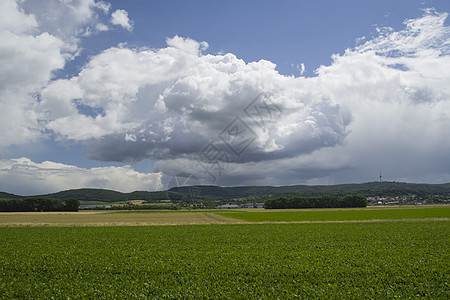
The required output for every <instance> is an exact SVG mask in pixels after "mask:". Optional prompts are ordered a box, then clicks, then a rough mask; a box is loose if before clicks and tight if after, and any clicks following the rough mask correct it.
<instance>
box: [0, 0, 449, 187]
mask: <svg viewBox="0 0 450 300" xmlns="http://www.w3.org/2000/svg"><path fill="white" fill-rule="evenodd" d="M449 12H450V3H449V2H448V1H438V0H435V1H432V0H428V1H427V0H425V1H411V0H399V1H384V0H380V1H360V0H354V1H289V0H286V1H177V0H173V1H144V0H133V1H96V0H42V1H34V0H2V1H1V2H0V37H1V40H2V43H1V44H0V139H1V141H2V142H1V143H0V191H3V192H9V193H14V194H18V195H37V194H45V193H52V192H57V191H61V190H67V189H75V188H105V189H113V190H117V191H121V192H131V191H135V190H144V191H156V190H164V189H167V188H170V187H171V186H174V185H182V184H207V185H212V184H213V185H221V186H238V185H271V186H279V185H294V184H310V185H316V184H341V183H362V182H370V181H376V180H379V175H380V172H381V174H382V176H383V177H382V179H383V180H386V181H401V182H415V183H446V182H450V155H449V153H450V139H449V138H448V132H449V131H450V84H449V83H450V21H449V18H448V13H449Z"/></svg>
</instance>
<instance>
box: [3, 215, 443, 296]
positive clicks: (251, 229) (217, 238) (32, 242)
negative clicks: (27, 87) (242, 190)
mask: <svg viewBox="0 0 450 300" xmlns="http://www.w3.org/2000/svg"><path fill="white" fill-rule="evenodd" d="M449 235H450V227H449V225H448V222H404V223H403V222H396V223H364V224H363V223H353V224H350V223H345V224H344V223H343V224H327V223H326V224H256V225H255V224H253V225H248V224H247V225H207V226H165V227H164V226H161V227H78V228H0V253H1V255H0V298H2V299H51V298H53V299H69V298H70V299H149V298H150V299H177V298H178V299H265V298H268V299H277V298H278V299H293V298H302V299H364V298H366V299H368V298H370V299H394V298H402V299H405V298H429V299H449V297H450V295H449V280H450V269H449V262H450V257H449V254H448V253H449V251H448V249H449Z"/></svg>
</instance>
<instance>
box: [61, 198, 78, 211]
mask: <svg viewBox="0 0 450 300" xmlns="http://www.w3.org/2000/svg"><path fill="white" fill-rule="evenodd" d="M79 209H80V201H78V200H77V199H74V198H69V199H66V200H65V201H64V210H66V211H78V210H79Z"/></svg>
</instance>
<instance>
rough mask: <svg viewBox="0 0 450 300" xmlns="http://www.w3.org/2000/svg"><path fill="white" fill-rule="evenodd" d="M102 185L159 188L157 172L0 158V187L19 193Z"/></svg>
mask: <svg viewBox="0 0 450 300" xmlns="http://www.w3.org/2000/svg"><path fill="white" fill-rule="evenodd" d="M76 188H104V189H111V190H116V191H121V192H132V191H139V190H160V189H162V185H161V174H160V173H139V172H136V171H134V170H133V169H132V168H131V167H130V166H123V167H99V168H91V169H84V168H78V167H76V166H71V165H64V164H61V163H55V162H50V161H44V162H42V163H36V162H33V161H31V160H30V159H29V158H25V157H22V158H18V159H3V160H0V190H1V191H5V192H9V193H16V194H20V195H35V194H46V193H52V192H56V191H61V190H66V189H76Z"/></svg>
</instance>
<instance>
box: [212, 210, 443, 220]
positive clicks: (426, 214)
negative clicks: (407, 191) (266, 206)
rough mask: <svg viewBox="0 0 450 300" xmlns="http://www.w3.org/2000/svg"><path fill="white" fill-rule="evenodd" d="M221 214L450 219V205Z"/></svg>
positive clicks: (245, 217) (259, 217) (273, 217)
mask: <svg viewBox="0 0 450 300" xmlns="http://www.w3.org/2000/svg"><path fill="white" fill-rule="evenodd" d="M217 214H218V215H221V216H226V217H230V218H235V219H239V220H243V221H248V222H307V221H325V222H328V221H347V220H354V221H358V220H359V221H360V220H401V219H435V218H442V219H449V218H450V207H448V206H445V207H444V206H441V207H426V208H393V209H389V208H380V209H346V210H326V209H315V210H295V211H293V210H281V211H280V210H269V211H267V210H266V211H262V212H251V211H244V212H236V211H233V212H220V213H217Z"/></svg>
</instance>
